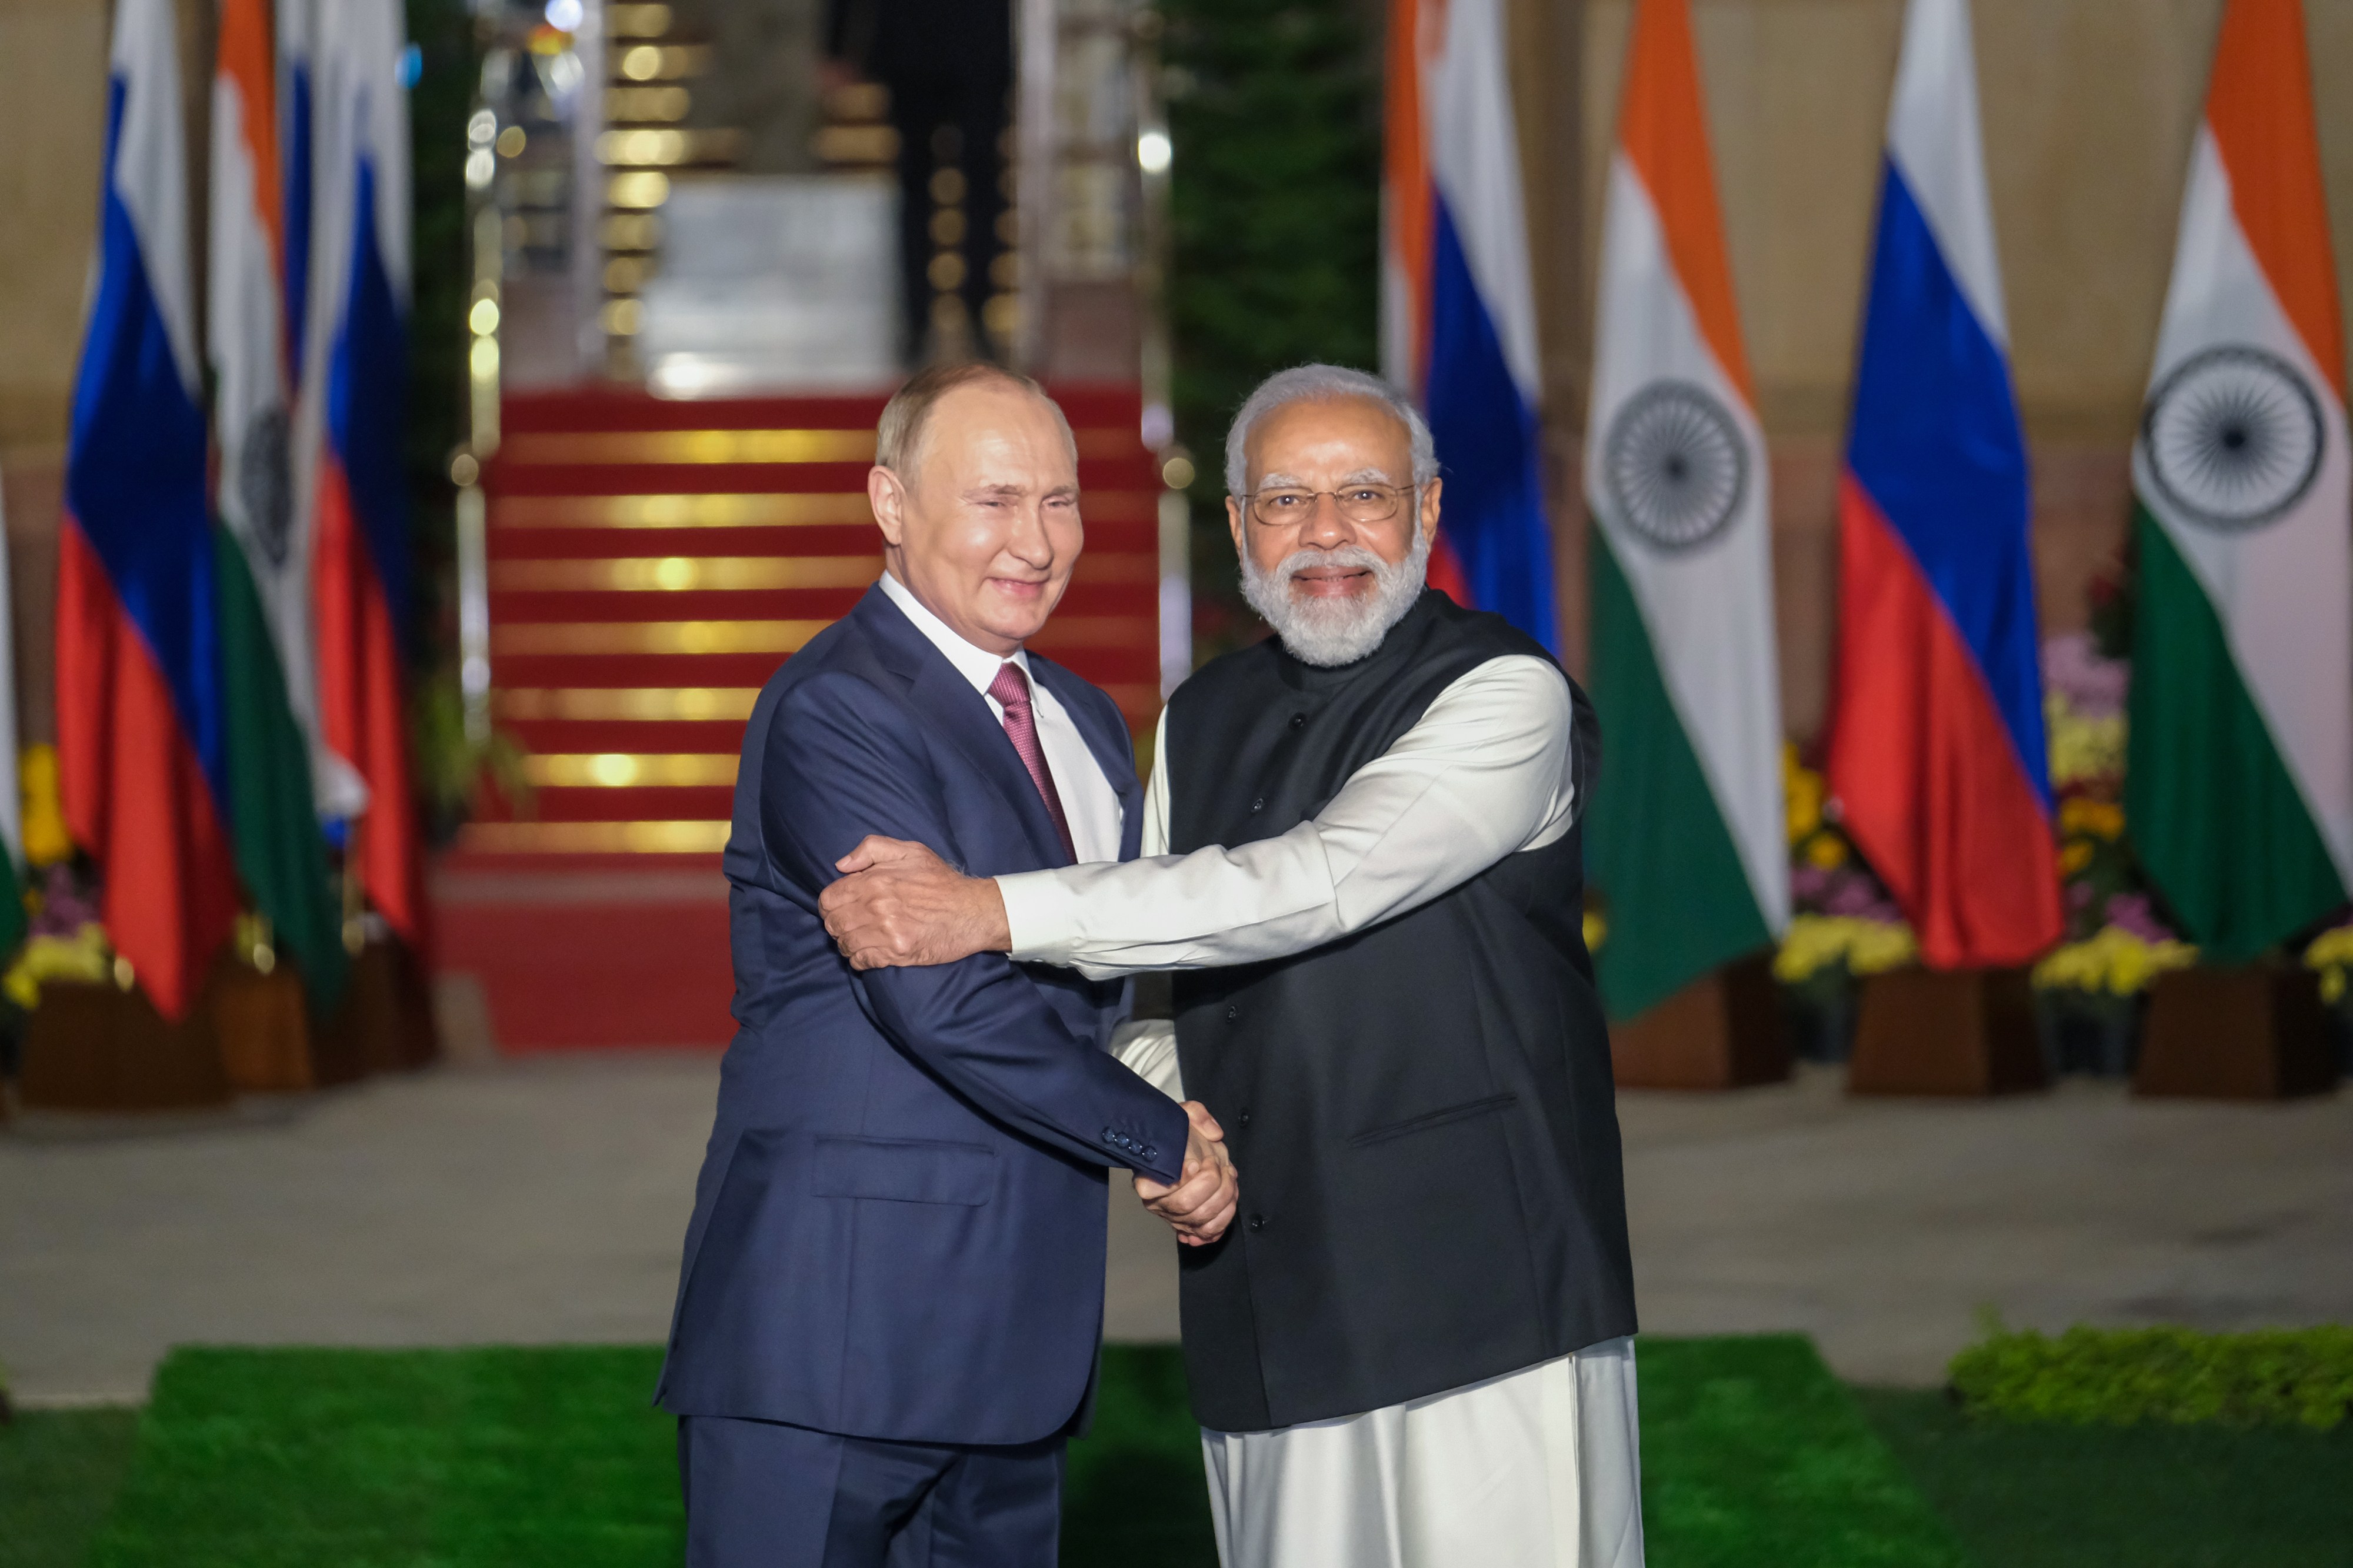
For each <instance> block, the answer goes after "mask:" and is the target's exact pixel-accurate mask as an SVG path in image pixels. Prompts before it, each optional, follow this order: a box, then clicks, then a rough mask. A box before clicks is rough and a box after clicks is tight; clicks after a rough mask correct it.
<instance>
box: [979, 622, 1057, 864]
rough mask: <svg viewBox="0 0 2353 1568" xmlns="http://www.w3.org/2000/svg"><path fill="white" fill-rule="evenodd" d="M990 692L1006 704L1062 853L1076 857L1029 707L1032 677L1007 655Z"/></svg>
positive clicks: (1008, 728) (1012, 734) (1011, 733)
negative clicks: (1060, 842) (1059, 836)
mask: <svg viewBox="0 0 2353 1568" xmlns="http://www.w3.org/2000/svg"><path fill="white" fill-rule="evenodd" d="M988 694H989V695H990V696H991V697H994V698H996V699H997V701H999V702H1000V703H1002V704H1004V706H1005V733H1006V735H1007V736H1008V738H1009V739H1010V740H1011V741H1012V742H1013V749H1014V750H1015V751H1017V752H1020V753H1021V765H1022V766H1023V767H1025V768H1028V769H1029V781H1030V782H1031V783H1032V784H1036V785H1037V786H1038V793H1039V795H1042V796H1043V797H1045V801H1046V815H1047V816H1050V817H1052V818H1053V819H1054V831H1055V832H1056V833H1058V834H1060V835H1061V838H1062V853H1063V854H1065V855H1068V856H1069V857H1070V858H1071V859H1072V860H1073V861H1075V860H1077V859H1078V858H1079V852H1078V849H1077V848H1076V847H1074V846H1073V845H1072V844H1071V819H1070V818H1069V817H1067V816H1063V815H1062V797H1061V796H1060V795H1057V794H1056V793H1055V792H1054V775H1053V774H1052V773H1050V772H1049V771H1047V767H1046V748H1045V747H1043V746H1041V745H1039V743H1038V720H1037V716H1036V715H1035V714H1033V713H1032V712H1031V711H1030V710H1029V677H1028V676H1027V675H1024V674H1023V673H1022V672H1021V667H1020V666H1019V665H1018V664H1016V663H1014V662H1013V661H1012V660H1011V659H1009V658H1008V659H1007V660H1006V661H1005V662H1004V663H1003V664H1002V665H1000V666H998V667H997V679H995V680H992V681H990V682H989V683H988Z"/></svg>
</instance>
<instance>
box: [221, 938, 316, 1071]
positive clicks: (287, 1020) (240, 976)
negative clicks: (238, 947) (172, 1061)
mask: <svg viewBox="0 0 2353 1568" xmlns="http://www.w3.org/2000/svg"><path fill="white" fill-rule="evenodd" d="M209 1001H210V1003H211V1006H212V1015H213V1032H214V1034H215V1035H216V1036H217V1037H219V1040H220V1054H221V1065H222V1066H223V1067H224V1068H226V1069H227V1073H228V1080H229V1083H230V1085H231V1086H232V1087H233V1088H235V1089H237V1090H238V1091H239V1092H240V1093H249V1094H285V1093H292V1092H296V1091H299V1090H301V1089H312V1088H315V1087H317V1084H318V1077H317V1075H316V1074H315V1073H314V1072H313V1071H312V1070H311V1009H310V1005H309V1004H308V1003H307V1002H306V1001H305V999H304V997H303V994H302V977H301V975H300V974H298V973H295V971H294V969H293V967H292V966H291V965H290V964H282V963H281V964H280V965H279V966H278V967H277V968H275V969H273V970H271V971H270V972H269V973H267V974H264V973H261V972H260V971H259V970H258V969H256V968H254V967H253V966H252V965H251V964H249V963H238V962H237V961H235V960H231V961H229V962H228V963H223V964H222V965H221V967H220V970H219V972H218V973H216V974H215V975H214V976H213V984H212V992H211V995H210V997H209Z"/></svg>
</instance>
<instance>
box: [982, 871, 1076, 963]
mask: <svg viewBox="0 0 2353 1568" xmlns="http://www.w3.org/2000/svg"><path fill="white" fill-rule="evenodd" d="M996 882H997V897H998V898H1000V899H1002V900H1005V931H1006V935H1007V937H1008V939H1009V942H1008V952H1010V953H1011V955H1012V958H1013V960H1014V962H1015V963H1060V964H1068V963H1070V962H1071V952H1073V950H1075V949H1076V947H1077V946H1078V942H1079V934H1080V929H1081V927H1080V912H1079V895H1078V894H1077V893H1076V892H1074V891H1073V890H1071V889H1070V888H1069V887H1067V886H1066V885H1064V883H1063V881H1062V879H1061V877H1060V874H1058V873H1056V872H1053V871H1018V872H1015V873H1013V874H1012V875H1010V876H1004V877H998V878H997V879H996Z"/></svg>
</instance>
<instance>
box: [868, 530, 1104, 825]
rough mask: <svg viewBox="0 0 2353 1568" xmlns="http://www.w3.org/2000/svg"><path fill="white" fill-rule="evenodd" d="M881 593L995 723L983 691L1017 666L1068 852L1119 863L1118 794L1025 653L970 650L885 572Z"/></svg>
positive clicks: (991, 701) (992, 704)
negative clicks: (1067, 835)
mask: <svg viewBox="0 0 2353 1568" xmlns="http://www.w3.org/2000/svg"><path fill="white" fill-rule="evenodd" d="M882 592H883V593H884V594H885V595H889V597H890V600H891V602H892V604H894V605H898V606H899V608H900V609H902V610H903V611H905V612H906V616H907V618H908V619H909V620H911V621H913V622H914V623H915V629H916V630H917V631H919V632H921V633H923V636H925V637H929V638H930V639H931V643H932V646H933V647H936V648H938V649H939V650H940V652H941V653H943V654H944V655H945V656H946V657H947V661H948V662H949V663H950V664H952V665H954V666H955V668H956V673H957V674H958V675H961V676H963V677H964V678H965V679H966V680H969V681H971V682H972V689H974V690H975V691H977V692H979V693H980V695H981V698H982V700H985V701H987V704H988V710H989V711H990V712H991V713H993V714H995V715H996V716H997V722H998V723H1000V724H1002V723H1004V722H1005V704H1003V703H1002V702H999V701H998V700H997V699H996V698H994V697H991V696H989V695H988V689H989V687H990V686H991V685H993V684H994V683H995V682H996V679H997V670H998V669H999V668H1001V667H1003V666H1004V665H1005V664H1006V663H1007V662H1008V659H1009V660H1010V662H1012V663H1014V664H1018V665H1019V666H1020V667H1021V675H1022V679H1025V680H1028V681H1029V717H1030V719H1031V721H1033V722H1034V723H1036V725H1037V726H1038V744H1039V748H1040V749H1041V750H1043V751H1044V752H1045V753H1046V771H1047V772H1048V773H1051V774H1052V775H1053V778H1054V793H1055V794H1056V795H1060V797H1061V801H1062V817H1063V820H1064V821H1066V822H1068V823H1069V824H1070V825H1071V847H1073V848H1074V849H1075V850H1076V851H1077V854H1078V858H1079V859H1080V860H1081V861H1088V860H1116V859H1118V858H1119V837H1120V830H1121V829H1122V828H1123V827H1124V826H1126V821H1125V816H1126V814H1125V813H1124V812H1123V811H1122V810H1121V808H1120V804H1119V795H1118V792H1117V791H1115V790H1113V788H1112V787H1111V780H1110V779H1108V778H1106V777H1104V776H1103V764H1102V763H1099V762H1097V761H1095V754H1094V752H1093V751H1092V749H1091V748H1090V747H1089V746H1088V745H1087V741H1086V737H1085V736H1083V735H1082V734H1080V733H1079V727H1078V725H1077V723H1075V722H1074V721H1072V720H1071V715H1070V711H1069V710H1067V709H1065V708H1064V707H1063V706H1062V705H1061V704H1060V702H1058V701H1056V700H1054V694H1053V693H1052V692H1050V691H1049V690H1047V689H1045V688H1044V687H1043V686H1041V685H1039V683H1038V681H1037V679H1035V678H1034V677H1032V676H1031V675H1030V673H1029V653H1028V652H1027V651H1026V650H1024V649H1021V648H1015V649H1014V650H1013V652H1012V653H1011V654H1010V655H1007V654H996V653H991V652H989V651H988V650H987V648H985V647H974V646H973V645H972V644H970V643H968V642H966V641H965V640H964V638H962V637H958V636H957V635H956V634H955V631H954V630H953V629H952V628H950V626H948V624H947V623H946V622H945V621H944V620H942V619H940V618H939V616H935V615H934V614H932V612H931V611H930V610H928V609H926V608H924V607H923V601H922V600H920V599H918V598H916V597H915V595H914V594H913V592H912V591H910V590H909V589H908V587H907V585H906V584H904V583H902V582H900V581H899V579H897V578H896V577H893V576H892V575H891V574H890V573H888V572H885V573H883V574H882Z"/></svg>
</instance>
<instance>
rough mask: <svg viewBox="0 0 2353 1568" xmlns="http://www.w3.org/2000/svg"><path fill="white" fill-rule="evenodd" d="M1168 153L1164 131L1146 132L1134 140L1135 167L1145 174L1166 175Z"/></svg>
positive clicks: (1166, 135) (1168, 148)
mask: <svg viewBox="0 0 2353 1568" xmlns="http://www.w3.org/2000/svg"><path fill="white" fill-rule="evenodd" d="M1170 153H1171V149H1170V147H1169V144H1168V132H1166V131H1147V132H1145V133H1144V134H1143V135H1141V136H1139V137H1137V138H1136V139H1135V166H1136V167H1137V168H1139V169H1142V170H1143V171H1144V172H1145V174H1166V173H1167V172H1168V160H1169V155H1170Z"/></svg>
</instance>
